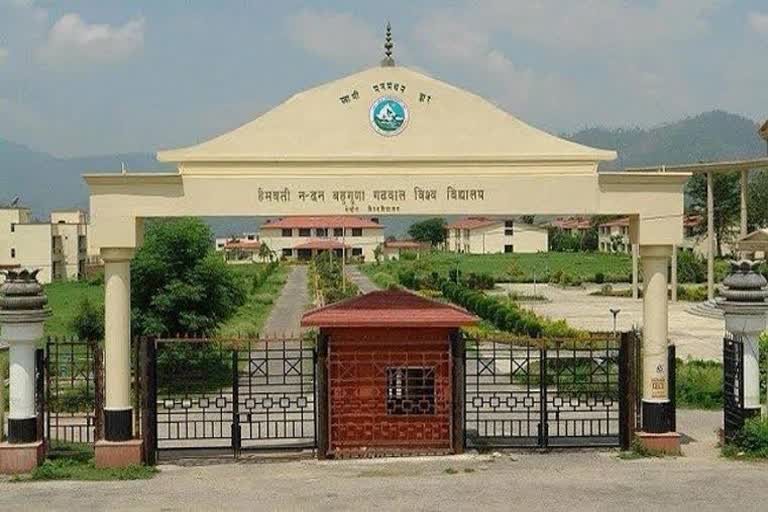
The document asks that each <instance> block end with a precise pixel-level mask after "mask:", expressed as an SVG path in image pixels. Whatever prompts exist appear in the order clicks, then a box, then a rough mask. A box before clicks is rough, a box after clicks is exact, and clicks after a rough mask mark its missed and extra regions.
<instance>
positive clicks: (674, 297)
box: [669, 245, 677, 302]
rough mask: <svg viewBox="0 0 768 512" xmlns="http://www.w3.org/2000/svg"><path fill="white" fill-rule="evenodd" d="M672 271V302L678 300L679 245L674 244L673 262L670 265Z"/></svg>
mask: <svg viewBox="0 0 768 512" xmlns="http://www.w3.org/2000/svg"><path fill="white" fill-rule="evenodd" d="M669 268H670V270H671V271H672V282H671V283H670V288H671V295H672V302H677V246H675V245H673V246H672V263H670V265H669Z"/></svg>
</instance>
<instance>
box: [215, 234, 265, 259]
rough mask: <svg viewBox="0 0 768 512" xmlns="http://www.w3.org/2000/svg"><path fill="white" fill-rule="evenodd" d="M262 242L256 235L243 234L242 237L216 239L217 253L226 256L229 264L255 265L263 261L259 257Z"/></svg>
mask: <svg viewBox="0 0 768 512" xmlns="http://www.w3.org/2000/svg"><path fill="white" fill-rule="evenodd" d="M260 249H261V242H260V241H259V235H257V234H256V233H243V234H242V235H240V236H230V237H227V238H217V239H216V252H220V253H221V254H222V255H223V256H224V261H226V262H227V263H253V262H255V261H262V260H263V258H261V256H259V251H260Z"/></svg>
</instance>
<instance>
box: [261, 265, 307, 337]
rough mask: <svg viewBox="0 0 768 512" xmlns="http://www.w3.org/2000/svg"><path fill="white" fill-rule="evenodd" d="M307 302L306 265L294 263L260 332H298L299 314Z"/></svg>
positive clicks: (267, 334) (305, 307) (265, 333)
mask: <svg viewBox="0 0 768 512" xmlns="http://www.w3.org/2000/svg"><path fill="white" fill-rule="evenodd" d="M309 303H310V301H309V293H308V290H307V267H306V266H305V265H294V266H293V267H291V272H290V273H289V274H288V279H287V281H286V282H285V286H284V287H283V291H282V292H281V293H280V296H279V297H278V298H277V302H275V306H274V307H273V308H272V312H271V313H270V315H269V318H268V319H267V321H266V322H265V323H264V327H263V328H262V330H261V332H262V334H263V335H264V336H272V335H282V334H298V333H299V331H300V329H301V327H300V323H301V315H302V314H304V312H305V311H306V309H307V306H308V304H309Z"/></svg>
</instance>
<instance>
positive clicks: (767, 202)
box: [747, 171, 768, 231]
mask: <svg viewBox="0 0 768 512" xmlns="http://www.w3.org/2000/svg"><path fill="white" fill-rule="evenodd" d="M748 195H749V202H748V203H747V204H748V211H747V219H748V220H747V222H748V224H749V230H750V231H754V230H755V229H760V228H765V227H768V172H766V171H759V172H756V173H754V174H753V175H752V179H751V181H750V182H749V194H748Z"/></svg>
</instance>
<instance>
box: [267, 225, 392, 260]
mask: <svg viewBox="0 0 768 512" xmlns="http://www.w3.org/2000/svg"><path fill="white" fill-rule="evenodd" d="M259 239H260V240H262V241H263V242H264V243H265V244H267V246H269V248H270V249H271V250H272V251H273V252H275V254H277V255H278V256H279V257H282V258H296V259H310V258H312V257H313V256H314V255H316V254H318V253H319V252H323V251H329V250H330V251H334V252H335V253H336V254H338V255H339V256H342V255H346V256H347V257H348V258H349V257H353V258H358V259H361V260H367V261H372V260H373V259H374V250H375V249H376V247H377V246H379V245H380V244H383V243H384V226H383V225H381V224H379V222H378V219H376V218H362V217H350V216H345V215H301V216H291V217H283V218H279V219H270V220H268V221H267V222H265V223H264V224H262V225H261V227H260V229H259Z"/></svg>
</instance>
